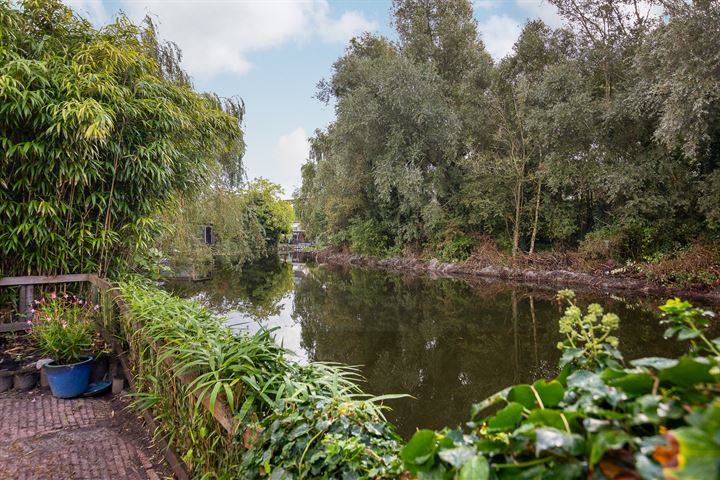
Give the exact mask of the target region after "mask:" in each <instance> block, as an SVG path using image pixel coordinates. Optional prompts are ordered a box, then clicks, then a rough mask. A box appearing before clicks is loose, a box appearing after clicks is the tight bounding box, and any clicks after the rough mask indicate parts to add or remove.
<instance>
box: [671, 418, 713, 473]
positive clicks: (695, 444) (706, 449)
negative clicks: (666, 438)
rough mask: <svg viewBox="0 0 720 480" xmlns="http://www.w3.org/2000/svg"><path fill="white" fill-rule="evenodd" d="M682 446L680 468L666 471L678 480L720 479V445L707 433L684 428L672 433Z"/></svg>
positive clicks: (696, 429) (693, 428)
mask: <svg viewBox="0 0 720 480" xmlns="http://www.w3.org/2000/svg"><path fill="white" fill-rule="evenodd" d="M671 433H672V434H673V435H674V436H675V438H677V440H678V443H679V444H680V458H681V461H680V466H679V467H678V468H669V469H665V470H666V474H669V475H671V476H673V477H675V478H677V479H678V480H684V479H687V480H691V479H693V480H695V479H705V478H708V479H709V478H720V462H718V459H720V445H718V444H717V443H716V442H715V441H714V440H713V438H712V437H711V436H710V435H708V434H707V433H706V432H704V431H702V430H700V429H698V428H695V427H682V428H678V429H677V430H673V431H672V432H671Z"/></svg>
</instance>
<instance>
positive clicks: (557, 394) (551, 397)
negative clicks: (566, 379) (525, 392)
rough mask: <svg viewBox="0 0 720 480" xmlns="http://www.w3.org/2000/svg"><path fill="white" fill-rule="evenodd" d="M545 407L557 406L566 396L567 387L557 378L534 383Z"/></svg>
mask: <svg viewBox="0 0 720 480" xmlns="http://www.w3.org/2000/svg"><path fill="white" fill-rule="evenodd" d="M533 387H535V390H536V391H537V393H538V395H539V396H540V399H541V400H542V402H543V405H544V406H545V408H548V407H555V406H557V405H558V404H560V402H562V400H563V397H564V396H565V388H564V387H563V386H562V384H560V382H558V381H557V380H552V381H550V382H546V381H545V380H538V381H537V382H535V383H534V384H533Z"/></svg>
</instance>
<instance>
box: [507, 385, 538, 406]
mask: <svg viewBox="0 0 720 480" xmlns="http://www.w3.org/2000/svg"><path fill="white" fill-rule="evenodd" d="M507 399H508V401H509V402H516V403H519V404H521V405H522V406H523V407H525V408H527V409H533V408H535V407H537V406H538V405H537V401H536V400H535V394H534V393H533V391H532V388H531V387H530V385H527V384H520V385H515V386H514V387H512V388H511V389H510V392H509V393H508V396H507Z"/></svg>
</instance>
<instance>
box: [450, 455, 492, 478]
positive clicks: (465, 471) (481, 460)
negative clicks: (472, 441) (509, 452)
mask: <svg viewBox="0 0 720 480" xmlns="http://www.w3.org/2000/svg"><path fill="white" fill-rule="evenodd" d="M488 478H490V467H489V465H488V461H487V459H486V458H485V457H483V456H482V455H476V456H475V457H473V458H472V459H471V460H470V461H469V462H467V463H466V464H465V465H463V467H462V468H461V469H460V473H459V475H458V479H459V480H487V479H488Z"/></svg>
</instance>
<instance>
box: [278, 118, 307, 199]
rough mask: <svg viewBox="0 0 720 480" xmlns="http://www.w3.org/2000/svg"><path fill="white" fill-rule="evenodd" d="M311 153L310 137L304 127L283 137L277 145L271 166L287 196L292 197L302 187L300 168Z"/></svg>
mask: <svg viewBox="0 0 720 480" xmlns="http://www.w3.org/2000/svg"><path fill="white" fill-rule="evenodd" d="M309 153H310V143H309V142H308V135H307V133H306V132H305V129H304V128H302V127H297V128H296V129H294V130H293V131H291V132H289V133H286V134H285V135H281V136H280V138H278V140H277V142H276V143H275V146H274V147H273V149H272V155H271V159H270V163H271V165H270V166H271V167H272V169H273V170H275V175H273V178H274V179H277V180H276V181H277V182H279V183H280V184H281V185H282V186H283V188H284V189H285V194H286V196H290V195H292V193H293V190H294V188H295V187H299V186H300V183H301V181H302V179H301V178H300V167H301V166H302V164H303V163H305V160H307V158H308V155H309Z"/></svg>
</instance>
